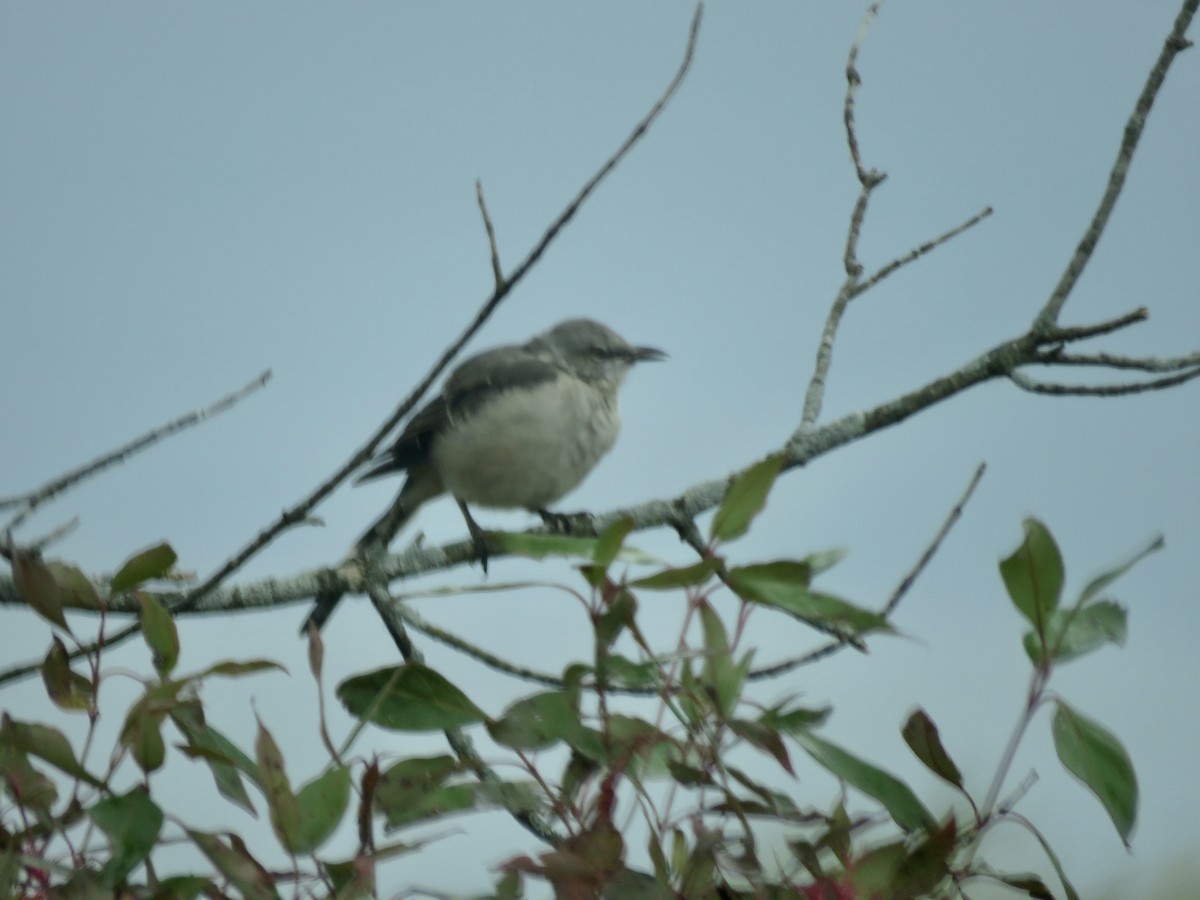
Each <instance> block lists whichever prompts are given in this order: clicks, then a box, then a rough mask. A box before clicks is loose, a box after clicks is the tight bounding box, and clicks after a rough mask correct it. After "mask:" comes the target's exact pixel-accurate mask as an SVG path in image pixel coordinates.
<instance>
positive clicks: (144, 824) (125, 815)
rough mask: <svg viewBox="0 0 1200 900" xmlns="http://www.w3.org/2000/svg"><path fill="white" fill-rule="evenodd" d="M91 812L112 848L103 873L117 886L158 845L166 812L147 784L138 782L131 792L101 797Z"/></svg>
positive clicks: (90, 816)
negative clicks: (157, 841)
mask: <svg viewBox="0 0 1200 900" xmlns="http://www.w3.org/2000/svg"><path fill="white" fill-rule="evenodd" d="M87 814H88V818H90V819H91V820H92V821H93V822H95V823H96V827H97V828H99V829H100V830H101V831H103V832H104V834H105V835H106V836H107V837H108V842H109V844H110V846H111V848H112V849H111V852H110V854H109V858H108V862H107V863H105V865H104V869H103V870H102V871H101V873H100V877H101V878H102V879H103V881H104V884H105V885H106V886H107V887H116V886H117V885H119V884H121V883H122V882H123V881H124V880H125V877H126V876H127V875H128V874H129V873H130V872H132V871H133V870H134V868H136V867H137V866H138V865H139V864H140V863H141V862H142V861H143V860H144V859H145V858H146V857H147V856H149V855H150V851H151V850H152V849H154V842H155V840H157V839H158V832H159V830H160V829H161V828H162V823H163V812H162V810H161V809H159V808H158V806H157V805H156V804H155V803H154V801H153V800H151V799H150V795H149V794H148V793H147V792H146V789H145V787H143V786H141V785H138V786H137V787H135V788H134V789H133V790H131V791H130V792H129V793H128V794H123V795H120V796H110V797H105V798H104V799H103V800H99V801H97V802H96V803H95V804H94V805H93V806H92V807H91V808H90V809H89V810H88V811H87Z"/></svg>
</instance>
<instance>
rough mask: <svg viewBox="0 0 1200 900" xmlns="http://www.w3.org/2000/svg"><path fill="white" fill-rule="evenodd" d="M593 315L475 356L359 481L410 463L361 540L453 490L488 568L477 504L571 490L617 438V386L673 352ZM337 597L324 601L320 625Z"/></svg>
mask: <svg viewBox="0 0 1200 900" xmlns="http://www.w3.org/2000/svg"><path fill="white" fill-rule="evenodd" d="M665 358H666V354H665V353H663V352H662V351H661V350H656V349H655V348H653V347H633V346H630V345H629V344H628V343H626V342H625V340H624V339H622V338H621V336H620V335H618V334H617V333H616V332H614V331H613V330H612V329H610V328H607V327H605V326H604V325H601V324H600V323H599V322H593V321H592V320H590V319H570V320H568V321H566V322H561V323H559V324H558V325H555V326H554V327H553V328H551V329H550V330H549V331H546V332H543V333H542V334H539V335H536V336H535V337H534V338H532V339H531V340H530V341H528V342H527V343H525V344H521V345H516V344H513V345H509V346H504V347H497V348H495V349H494V350H486V351H484V352H483V353H480V354H478V355H476V356H472V357H470V358H469V359H467V360H465V361H463V362H462V363H461V364H460V365H459V366H458V367H457V368H456V369H454V371H453V372H451V373H450V375H449V377H447V379H446V383H445V385H444V386H443V387H442V391H441V393H440V394H439V395H438V396H437V397H435V398H434V399H433V400H431V401H430V402H429V403H428V404H427V405H426V406H424V407H423V408H422V409H421V410H420V411H419V412H418V413H417V414H416V415H414V416H413V417H412V419H411V420H410V421H409V423H408V425H407V427H405V429H404V431H402V432H401V433H400V436H399V437H398V438H397V439H396V441H395V443H393V444H392V446H391V447H389V448H388V449H387V450H386V451H384V452H383V453H381V454H380V455H379V456H377V457H375V459H373V460H372V461H371V467H370V468H369V469H368V470H367V471H366V472H365V473H363V475H362V476H361V477H360V478H359V479H358V481H359V483H361V482H363V481H368V480H371V479H374V478H378V477H380V476H382V475H390V474H392V473H395V472H406V473H407V474H408V477H407V478H406V479H405V482H404V486H403V487H402V488H401V489H400V495H399V497H397V499H396V502H395V503H394V504H393V505H392V509H391V510H389V511H388V513H387V514H385V515H384V516H383V517H382V518H380V519H379V521H377V522H376V523H375V524H374V525H372V526H371V528H370V529H369V530H368V531H367V533H366V534H364V535H363V537H362V538H360V539H359V545H360V546H362V545H364V544H366V543H368V541H369V539H370V538H372V537H378V536H390V535H394V534H396V533H397V532H398V531H399V530H400V529H401V528H403V527H404V525H405V523H406V522H408V520H409V519H411V518H412V517H413V515H414V514H415V513H416V512H417V510H418V509H419V508H420V507H421V506H422V504H424V503H427V502H428V501H430V500H432V499H434V498H435V497H440V496H441V495H442V494H450V495H451V496H453V497H454V499H455V500H456V501H457V502H458V505H459V508H460V509H461V510H462V513H463V516H464V518H465V519H466V522H467V527H468V528H469V529H470V531H471V535H472V537H473V538H474V539H475V542H476V544H477V545H478V546H479V548H480V551H481V555H482V557H483V561H484V567H485V569H486V566H487V557H486V552H487V543H486V540H485V538H484V535H483V532H482V530H481V529H480V528H479V526H478V525H477V524H476V523H475V520H474V519H473V518H472V517H471V512H470V510H469V508H468V504H475V505H478V506H486V507H492V508H495V509H528V510H532V511H536V512H539V513H542V514H543V515H546V514H547V507H548V506H550V504H552V503H554V502H556V501H557V500H559V499H560V498H562V497H563V496H565V495H566V494H568V493H570V492H571V491H572V490H573V489H574V488H575V487H577V486H578V485H579V483H580V482H581V481H583V479H584V478H585V477H586V476H587V474H588V472H590V471H591V470H592V468H593V467H594V466H595V465H596V463H597V462H599V461H600V458H601V457H602V456H603V455H604V454H605V453H607V452H608V450H609V449H610V448H611V447H612V445H613V443H614V442H615V441H616V439H617V432H618V431H619V430H620V427H621V418H620V414H619V411H618V409H617V392H618V391H619V390H620V388H621V384H622V383H623V382H624V380H625V375H626V374H627V373H628V372H629V370H630V368H631V367H632V366H633V364H634V363H636V362H643V361H648V360H661V359H665ZM336 603H337V598H325V599H318V602H317V605H316V606H315V607H314V608H313V611H312V613H311V614H310V615H309V617H308V620H307V621H306V622H305V625H304V628H303V629H301V630H302V631H304V630H306V629H307V627H308V624H309V623H310V622H311V623H315V624H316V626H317V627H318V628H320V627H321V625H322V624H323V623H324V622H325V620H326V619H328V618H329V615H330V613H332V612H333V607H334V606H335V605H336Z"/></svg>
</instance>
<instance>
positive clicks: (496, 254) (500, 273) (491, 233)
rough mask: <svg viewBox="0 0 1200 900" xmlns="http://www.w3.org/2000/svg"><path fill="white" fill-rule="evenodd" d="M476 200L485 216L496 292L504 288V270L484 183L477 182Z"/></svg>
mask: <svg viewBox="0 0 1200 900" xmlns="http://www.w3.org/2000/svg"><path fill="white" fill-rule="evenodd" d="M475 200H476V202H478V204H479V212H480V214H481V215H482V216H483V227H484V229H485V230H486V231H487V239H488V249H489V250H490V251H491V256H492V278H494V279H495V284H496V290H500V289H501V288H502V287H504V270H503V269H502V268H501V267H500V251H499V250H498V249H497V247H496V229H495V228H493V227H492V217H491V216H489V215H488V209H487V203H485V202H484V199H483V182H482V181H479V180H478V179H476V180H475Z"/></svg>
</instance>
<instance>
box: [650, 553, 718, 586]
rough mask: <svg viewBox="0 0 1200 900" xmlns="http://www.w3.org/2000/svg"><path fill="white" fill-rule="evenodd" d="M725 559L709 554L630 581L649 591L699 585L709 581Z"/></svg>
mask: <svg viewBox="0 0 1200 900" xmlns="http://www.w3.org/2000/svg"><path fill="white" fill-rule="evenodd" d="M723 562H724V561H723V560H722V559H721V558H720V557H717V556H709V557H706V558H705V559H702V560H700V562H698V563H692V565H690V566H683V567H682V568H678V569H663V570H662V571H661V572H655V573H654V574H653V575H647V576H646V577H645V578H638V579H636V580H634V581H632V582H630V586H631V587H635V588H643V589H644V590H649V591H673V590H677V589H679V588H684V587H698V586H700V585H702V584H704V583H705V582H706V581H708V580H709V579H710V578H712V577H713V575H714V574H715V573H716V572H717V571H718V570H719V569H720V568H721V565H722V564H723Z"/></svg>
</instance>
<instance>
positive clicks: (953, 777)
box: [900, 709, 963, 791]
mask: <svg viewBox="0 0 1200 900" xmlns="http://www.w3.org/2000/svg"><path fill="white" fill-rule="evenodd" d="M900 733H901V734H902V735H904V741H905V743H907V744H908V746H909V747H910V748H911V749H912V752H913V753H915V754H916V755H917V759H919V760H920V761H921V762H923V763H924V764H925V767H926V768H927V769H929V771H930V772H932V773H933V774H934V775H937V776H938V777H939V778H943V779H945V780H946V781H948V782H950V783H951V784H952V785H954V786H955V787H956V788H958V789H959V790H960V791H961V790H963V782H962V773H961V772H960V771H959V770H958V766H956V765H955V764H954V760H952V759H951V758H950V754H949V753H947V752H946V748H945V747H943V746H942V739H941V736H940V735H939V734H938V729H937V726H936V725H934V724H933V719H931V718H929V715H928V714H927V713H926V712H925V710H923V709H916V710H914V711H913V712H912V714H911V715H910V716H909V717H908V721H907V722H905V723H904V728H903V730H902V731H901V732H900Z"/></svg>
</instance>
